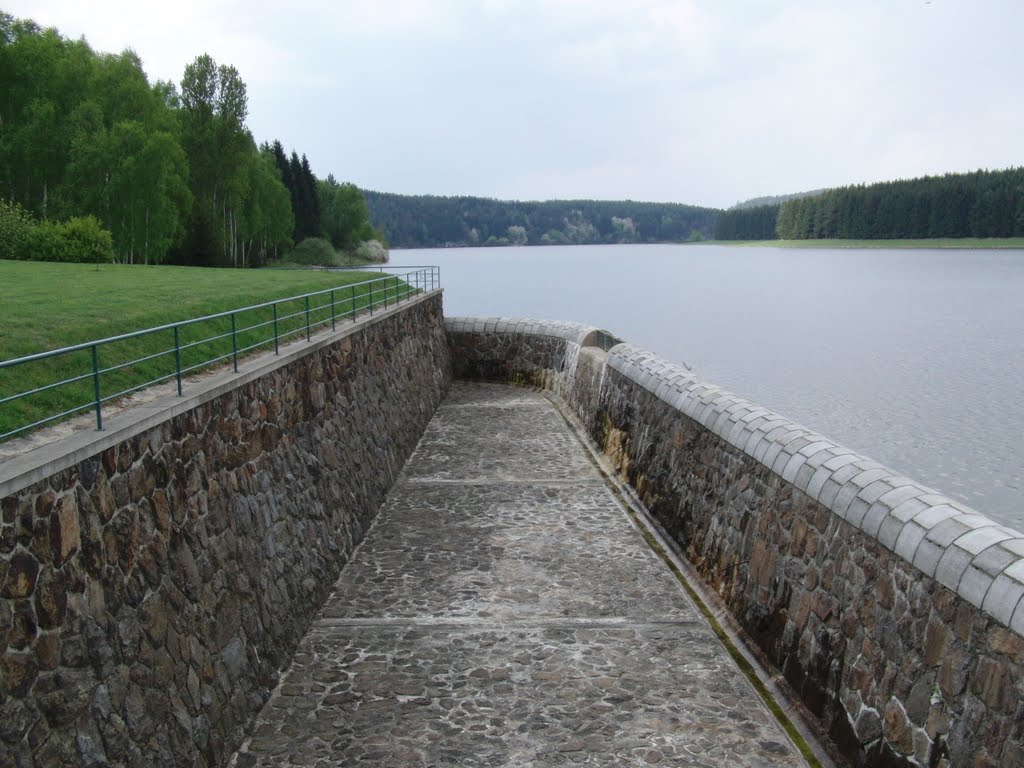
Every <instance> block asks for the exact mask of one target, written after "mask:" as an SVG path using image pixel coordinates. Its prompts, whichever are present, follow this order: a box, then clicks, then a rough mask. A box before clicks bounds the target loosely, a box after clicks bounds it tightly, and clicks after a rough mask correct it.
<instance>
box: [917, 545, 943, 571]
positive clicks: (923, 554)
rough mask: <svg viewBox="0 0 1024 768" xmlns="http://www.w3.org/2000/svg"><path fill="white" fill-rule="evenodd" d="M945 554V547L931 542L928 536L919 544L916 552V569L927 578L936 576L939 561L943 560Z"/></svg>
mask: <svg viewBox="0 0 1024 768" xmlns="http://www.w3.org/2000/svg"><path fill="white" fill-rule="evenodd" d="M945 552H946V550H945V548H944V547H942V546H940V545H938V544H936V543H935V542H933V541H930V540H929V539H928V536H927V535H926V536H925V537H924V538H923V539H922V540H921V542H920V544H918V546H917V551H915V552H914V567H916V568H917V569H919V570H920V571H921V572H922V573H924V574H925V575H926V576H934V575H935V570H936V568H938V565H939V560H941V559H942V556H943V555H944V554H945Z"/></svg>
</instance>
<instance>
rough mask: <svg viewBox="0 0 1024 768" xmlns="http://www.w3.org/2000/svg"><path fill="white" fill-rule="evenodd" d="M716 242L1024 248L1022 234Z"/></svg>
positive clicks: (723, 242) (779, 245)
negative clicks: (908, 238)
mask: <svg viewBox="0 0 1024 768" xmlns="http://www.w3.org/2000/svg"><path fill="white" fill-rule="evenodd" d="M715 242H716V243H717V244H719V245H743V246H748V245H750V246H770V247H774V248H971V249H981V248H1024V237H959V238H954V237H936V238H921V239H915V240H735V241H734V240H718V241H715Z"/></svg>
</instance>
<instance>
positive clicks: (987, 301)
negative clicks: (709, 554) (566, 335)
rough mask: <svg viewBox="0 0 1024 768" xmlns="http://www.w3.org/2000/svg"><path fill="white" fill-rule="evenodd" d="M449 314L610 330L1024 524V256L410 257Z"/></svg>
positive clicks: (460, 253) (405, 253)
mask: <svg viewBox="0 0 1024 768" xmlns="http://www.w3.org/2000/svg"><path fill="white" fill-rule="evenodd" d="M392 261H393V262H394V263H396V264H412V263H418V264H439V265H441V276H442V284H443V285H444V288H445V313H446V314H447V315H478V316H496V315H501V316H506V317H540V318H549V319H556V320H573V321H577V322H582V323H588V324H593V325H597V326H600V327H603V328H606V329H607V330H609V331H611V332H612V333H614V334H615V335H617V336H620V337H621V338H624V339H627V340H629V341H631V342H633V343H635V344H638V345H640V346H642V347H645V348H647V349H650V350H651V351H653V352H656V353H658V354H659V355H661V356H662V357H664V358H666V359H668V360H671V361H673V362H684V363H686V364H688V365H689V366H691V367H692V368H693V369H694V371H695V372H696V373H697V374H698V375H699V376H701V377H702V378H704V379H706V380H708V381H711V382H713V383H715V384H718V385H720V386H722V387H724V388H726V389H729V390H731V391H733V392H736V393H738V394H742V395H744V396H746V397H748V398H750V399H751V400H754V401H755V402H758V403H761V404H763V405H766V406H768V407H771V408H773V409H775V410H776V411H779V412H780V413H782V414H784V415H786V416H788V417H789V418H791V419H794V420H795V421H798V422H800V423H802V424H805V425H806V426H809V427H811V428H813V429H816V430H818V431H819V432H822V433H823V434H825V435H828V436H829V437H833V438H835V439H837V440H840V441H841V442H843V443H845V444H846V445H848V446H850V447H852V448H856V449H857V450H860V451H862V452H864V453H866V454H868V455H869V456H872V457H873V458H876V459H878V460H879V461H882V462H885V463H886V464H888V465H889V466H891V467H892V468H894V469H896V470H899V471H901V472H904V473H906V474H908V475H910V476H911V477H913V478H915V479H916V480H919V481H921V482H923V483H925V484H926V485H930V486H933V487H935V488H938V489H939V490H941V491H943V492H945V493H947V494H949V495H951V496H954V497H956V498H960V499H963V500H965V501H967V502H968V503H969V504H971V505H972V506H973V507H975V508H976V509H978V510H979V511H981V512H984V513H985V514H988V515H989V516H991V517H994V518H996V519H997V520H1000V521H1001V522H1004V523H1007V524H1010V525H1012V526H1014V527H1015V528H1018V529H1022V530H1024V503H1022V490H1024V488H1022V486H1024V461H1022V451H1021V442H1022V439H1024V405H1022V403H1021V399H1020V398H1021V397H1022V395H1024V251H1012V250H1011V251H984V250H983V251H967V250H963V251H959V250H957V251H950V250H943V251H932V250H796V249H781V248H739V247H730V246H724V245H680V246H676V245H644V246H629V245H615V246H573V247H550V248H543V247H538V248H486V249H476V248H473V249H458V250H455V249H453V250H428V251H413V250H402V251H395V252H394V253H393V254H392Z"/></svg>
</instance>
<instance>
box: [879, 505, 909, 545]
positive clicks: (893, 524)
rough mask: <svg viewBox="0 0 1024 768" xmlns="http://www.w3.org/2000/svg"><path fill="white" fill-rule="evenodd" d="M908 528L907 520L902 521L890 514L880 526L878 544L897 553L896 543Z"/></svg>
mask: <svg viewBox="0 0 1024 768" xmlns="http://www.w3.org/2000/svg"><path fill="white" fill-rule="evenodd" d="M906 526H907V522H906V521H905V520H900V518H898V517H896V516H895V515H893V514H892V513H889V514H888V515H887V516H886V517H885V518H884V519H883V520H882V524H881V525H879V526H878V535H877V539H878V543H879V544H881V545H882V546H883V547H886V548H888V549H890V550H893V551H895V549H896V541H897V540H898V539H899V536H900V533H902V532H903V529H904V528H905V527H906Z"/></svg>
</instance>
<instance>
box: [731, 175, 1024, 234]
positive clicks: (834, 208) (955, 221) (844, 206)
mask: <svg viewBox="0 0 1024 768" xmlns="http://www.w3.org/2000/svg"><path fill="white" fill-rule="evenodd" d="M773 214H774V216H775V222H774V228H773V229H774V231H773V232H772V233H771V234H769V229H768V222H769V221H770V219H771V217H772V216H773ZM1016 236H1024V168H1011V169H1009V170H1004V171H976V172H974V173H956V174H954V173H949V174H946V175H945V176H925V177H923V178H919V179H908V180H901V181H889V182H884V183H880V184H869V185H864V184H860V185H856V186H849V187H840V188H838V189H830V190H826V191H824V192H821V193H819V194H816V195H811V196H809V197H798V198H794V199H790V200H786V201H784V202H782V203H781V204H780V205H775V206H761V207H758V208H746V209H735V208H734V209H730V210H728V211H725V212H723V214H722V215H721V216H720V217H719V219H718V223H717V225H716V227H715V237H716V238H717V239H719V240H766V239H772V238H776V237H777V238H782V239H784V240H804V239H812V238H840V239H853V240H860V239H863V240H880V239H897V238H911V239H912V238H926V237H928V238H932V237H951V238H958V237H1016Z"/></svg>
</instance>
